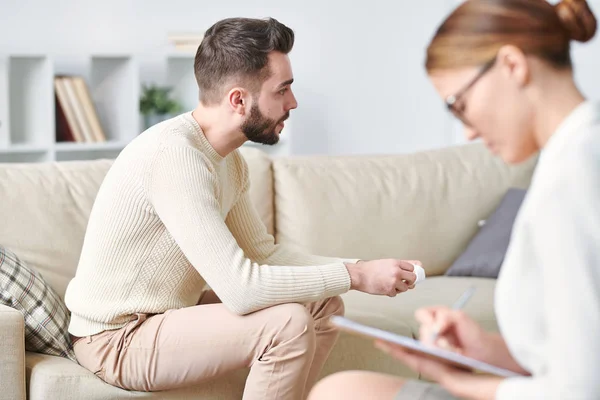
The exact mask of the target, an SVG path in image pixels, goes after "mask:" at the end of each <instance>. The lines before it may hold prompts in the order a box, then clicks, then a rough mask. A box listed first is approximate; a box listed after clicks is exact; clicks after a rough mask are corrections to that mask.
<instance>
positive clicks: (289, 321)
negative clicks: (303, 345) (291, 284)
mask: <svg viewBox="0 0 600 400" xmlns="http://www.w3.org/2000/svg"><path fill="white" fill-rule="evenodd" d="M272 311H273V315H272V317H273V319H272V321H273V322H274V323H275V324H277V328H278V331H279V333H280V334H281V335H282V336H283V337H282V339H283V340H284V341H285V340H289V339H292V338H300V337H304V340H305V341H308V342H312V341H314V337H315V321H314V319H313V317H312V315H311V314H310V312H309V311H308V310H307V309H306V307H304V306H302V305H301V304H298V303H287V304H280V305H278V306H275V307H273V310H272Z"/></svg>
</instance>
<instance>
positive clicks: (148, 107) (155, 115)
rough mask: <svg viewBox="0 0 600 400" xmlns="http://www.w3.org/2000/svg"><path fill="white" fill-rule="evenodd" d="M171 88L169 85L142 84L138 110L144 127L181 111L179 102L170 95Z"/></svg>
mask: <svg viewBox="0 0 600 400" xmlns="http://www.w3.org/2000/svg"><path fill="white" fill-rule="evenodd" d="M171 90H172V88H170V87H160V86H156V85H143V86H142V96H141V98H140V112H141V113H142V115H143V116H144V124H145V126H146V129H147V128H149V127H151V126H152V125H156V124H157V123H159V122H161V121H164V120H166V119H169V118H172V117H174V116H175V115H176V114H177V113H179V112H181V110H182V107H181V104H179V103H178V102H177V101H175V100H174V99H172V98H171V97H170V94H171Z"/></svg>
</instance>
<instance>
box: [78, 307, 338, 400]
mask: <svg viewBox="0 0 600 400" xmlns="http://www.w3.org/2000/svg"><path fill="white" fill-rule="evenodd" d="M343 312H344V305H343V302H342V300H341V299H340V298H339V297H333V298H329V299H325V300H322V301H319V302H316V303H310V304H306V305H301V304H297V303H288V304H282V305H277V306H273V307H270V308H267V309H264V310H261V311H257V312H255V313H252V314H248V315H244V316H239V315H236V314H233V313H231V312H230V311H228V310H227V309H226V308H225V306H224V305H223V304H220V303H216V304H200V305H197V306H193V307H187V308H182V309H178V310H169V311H167V312H165V313H164V314H155V315H148V314H137V318H136V319H135V320H134V321H132V322H130V323H128V324H127V325H126V326H124V327H123V328H121V329H118V330H113V331H104V332H102V333H99V334H97V335H93V336H89V337H84V338H80V339H78V340H76V341H75V344H74V350H75V355H76V356H77V360H78V362H79V363H80V364H81V365H82V366H83V367H85V368H87V369H88V370H90V371H92V372H93V373H95V374H96V375H97V376H98V377H100V378H101V379H102V380H104V381H105V382H107V383H109V384H111V385H114V386H118V387H121V388H124V389H129V390H140V391H158V390H168V389H173V388H180V387H185V386H192V385H196V384H200V383H201V382H203V381H205V380H208V379H211V378H214V377H217V376H219V375H222V374H226V373H227V372H230V371H233V370H236V369H241V368H247V367H249V368H250V374H249V375H248V379H247V381H246V386H245V389H244V397H243V398H244V400H252V399H261V400H270V399H273V400H275V399H278V400H279V399H281V400H285V399H294V400H295V399H304V398H305V397H306V396H307V395H308V393H309V391H310V389H311V388H312V386H313V385H314V384H315V383H316V380H317V379H318V376H319V374H320V371H321V368H322V366H323V364H324V363H325V360H326V359H327V357H328V356H329V353H330V351H331V348H332V347H333V345H334V343H335V341H336V339H337V336H338V332H337V331H336V330H335V329H333V328H332V327H330V326H329V325H328V323H327V320H328V317H329V316H331V315H343Z"/></svg>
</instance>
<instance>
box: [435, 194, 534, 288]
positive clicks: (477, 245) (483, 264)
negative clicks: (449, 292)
mask: <svg viewBox="0 0 600 400" xmlns="http://www.w3.org/2000/svg"><path fill="white" fill-rule="evenodd" d="M526 192H527V191H526V190H525V189H516V188H511V189H509V190H508V191H507V192H506V194H505V195H504V197H503V198H502V201H501V202H500V204H499V205H498V207H497V208H496V210H495V211H494V212H493V213H492V215H490V216H489V218H488V219H487V220H485V221H482V224H480V225H481V227H480V228H479V231H478V232H477V234H476V235H475V237H474V238H473V239H472V240H471V242H470V243H469V245H468V246H467V248H466V250H465V251H464V253H462V254H461V255H460V256H459V257H458V258H457V259H456V261H455V262H454V263H453V264H452V265H451V266H450V268H449V269H448V270H447V271H446V275H448V276H476V277H481V278H497V277H498V273H499V272H500V267H501V266H502V262H503V261H504V256H505V255H506V250H507V249H508V243H509V241H510V236H511V232H512V227H513V224H514V222H515V218H516V216H517V213H518V211H519V208H520V207H521V203H522V202H523V199H524V198H525V194H526Z"/></svg>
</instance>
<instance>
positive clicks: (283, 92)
mask: <svg viewBox="0 0 600 400" xmlns="http://www.w3.org/2000/svg"><path fill="white" fill-rule="evenodd" d="M285 92H287V88H283V89H281V90H280V91H279V94H281V95H284V94H285Z"/></svg>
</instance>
